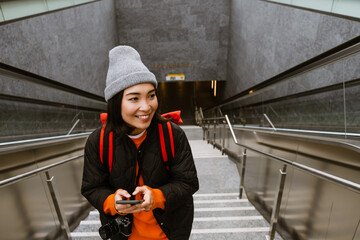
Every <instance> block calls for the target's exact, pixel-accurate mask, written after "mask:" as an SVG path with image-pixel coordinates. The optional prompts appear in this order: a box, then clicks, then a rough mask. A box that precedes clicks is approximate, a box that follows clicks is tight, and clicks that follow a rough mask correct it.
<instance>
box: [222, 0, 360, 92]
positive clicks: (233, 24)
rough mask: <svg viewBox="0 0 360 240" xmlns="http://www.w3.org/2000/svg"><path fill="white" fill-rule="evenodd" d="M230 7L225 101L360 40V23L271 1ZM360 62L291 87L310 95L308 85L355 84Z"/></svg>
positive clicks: (242, 0) (240, 0)
mask: <svg viewBox="0 0 360 240" xmlns="http://www.w3.org/2000/svg"><path fill="white" fill-rule="evenodd" d="M230 8H231V14H230V15H231V19H230V43H229V54H228V70H227V73H228V75H227V86H226V90H225V91H224V93H223V98H228V97H231V96H233V95H235V94H237V93H239V92H241V91H244V90H246V89H248V88H251V87H252V86H254V85H256V84H259V83H261V82H263V81H265V80H267V79H269V78H271V77H273V76H275V75H277V74H279V73H281V72H283V71H285V70H287V69H289V68H291V67H294V66H296V65H298V64H300V63H302V62H304V61H306V60H308V59H310V58H312V57H314V56H317V55H319V54H321V53H323V52H325V51H327V50H329V49H332V48H334V47H336V46H338V45H339V44H341V43H344V42H346V41H348V40H350V39H352V38H354V37H356V36H359V35H360V24H359V22H358V21H351V20H347V19H344V18H340V17H335V16H330V15H326V14H321V13H316V12H312V11H308V10H301V9H296V8H293V7H287V6H282V5H278V4H274V3H269V2H265V1H253V0H233V1H231V7H230ZM349 63H350V64H349ZM358 63H359V57H353V58H352V59H350V60H348V61H343V62H342V63H339V64H337V65H336V66H329V67H326V68H323V69H320V70H318V72H317V73H309V74H310V75H312V77H311V81H310V80H308V81H307V82H306V79H309V78H307V77H308V76H306V77H305V78H306V79H304V77H301V78H300V79H296V80H294V81H292V82H291V84H290V85H291V86H288V85H286V86H285V88H286V89H288V88H297V89H296V90H295V91H294V89H293V90H292V93H293V92H296V91H301V90H304V85H305V86H306V87H305V89H306V90H308V89H311V88H314V87H319V86H325V85H327V84H333V83H336V82H339V81H347V80H351V79H354V75H355V77H356V76H357V77H359V72H355V71H354V70H355V69H356V66H357V65H358ZM339 70H340V71H339ZM304 81H305V82H304ZM301 82H302V83H304V84H301ZM296 83H298V84H296ZM299 83H300V84H299ZM308 85H310V86H308ZM282 88H283V87H281V89H282ZM279 89H280V88H279ZM279 89H277V90H279ZM276 92H281V91H280V90H279V91H273V92H271V95H272V97H273V98H274V97H276ZM274 94H275V95H274ZM289 94H290V93H289Z"/></svg>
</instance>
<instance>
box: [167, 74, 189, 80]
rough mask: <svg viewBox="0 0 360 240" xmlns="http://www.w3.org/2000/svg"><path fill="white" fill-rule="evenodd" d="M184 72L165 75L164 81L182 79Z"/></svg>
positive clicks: (183, 78)
mask: <svg viewBox="0 0 360 240" xmlns="http://www.w3.org/2000/svg"><path fill="white" fill-rule="evenodd" d="M184 80H185V74H168V75H166V81H184Z"/></svg>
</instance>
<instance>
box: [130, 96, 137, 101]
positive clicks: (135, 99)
mask: <svg viewBox="0 0 360 240" xmlns="http://www.w3.org/2000/svg"><path fill="white" fill-rule="evenodd" d="M137 100H138V98H137V97H133V98H130V99H129V101H137Z"/></svg>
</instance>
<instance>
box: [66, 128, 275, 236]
mask: <svg viewBox="0 0 360 240" xmlns="http://www.w3.org/2000/svg"><path fill="white" fill-rule="evenodd" d="M183 129H184V130H185V132H186V134H187V137H188V139H189V142H190V146H191V149H192V152H193V156H194V160H195V164H196V167H197V172H198V177H199V182H200V189H199V191H198V192H197V193H196V194H195V195H194V203H195V217H194V223H193V230H192V233H191V236H190V240H205V239H206V240H211V239H216V240H221V239H227V240H228V239H237V240H242V239H244V240H245V239H246V240H258V239H261V240H266V239H267V237H266V236H267V235H268V232H269V223H268V222H267V221H266V220H265V219H264V218H263V217H262V216H261V215H260V214H259V213H258V212H257V210H256V209H255V208H254V207H253V206H252V205H251V203H250V202H249V201H248V200H247V199H246V196H245V197H244V196H243V198H244V199H239V198H238V195H239V185H240V180H239V174H238V171H237V168H236V166H235V164H234V163H233V162H232V161H231V160H229V159H228V157H227V156H225V155H221V152H220V151H219V150H217V149H214V148H213V147H212V146H211V145H209V144H207V142H206V141H203V140H202V131H201V128H200V127H196V126H184V127H183ZM99 227H100V221H99V214H98V212H97V211H96V210H94V211H92V212H90V214H89V216H88V218H86V219H85V220H84V221H82V222H81V223H80V225H79V227H78V228H77V229H75V231H74V232H72V238H73V239H75V240H84V239H101V238H100V237H99V234H98V229H99ZM276 239H277V240H279V239H282V238H281V237H280V236H278V235H276Z"/></svg>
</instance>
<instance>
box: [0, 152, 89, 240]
mask: <svg viewBox="0 0 360 240" xmlns="http://www.w3.org/2000/svg"><path fill="white" fill-rule="evenodd" d="M83 156H84V154H80V155H76V156H73V157H70V158H67V159H65V160H62V161H59V162H56V163H53V164H49V165H47V166H44V167H40V168H38V169H35V170H32V171H29V172H26V173H23V174H19V175H17V176H14V177H10V178H7V179H5V180H2V181H0V189H1V188H4V187H6V186H9V185H12V184H14V183H17V182H20V181H23V180H25V179H28V178H30V177H32V176H34V175H37V174H39V173H42V172H45V175H46V182H47V185H48V188H49V191H50V194H51V198H52V201H53V204H54V208H55V211H56V214H57V217H58V220H59V223H60V226H61V230H62V232H63V236H64V239H67V240H71V231H70V228H69V224H68V221H67V219H66V215H65V211H64V208H63V206H62V203H61V201H60V198H59V193H58V191H57V189H56V185H55V181H54V177H53V176H50V174H49V171H48V170H49V169H51V168H54V167H56V166H59V165H62V164H65V163H67V162H70V161H73V160H75V159H78V158H81V157H83Z"/></svg>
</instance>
